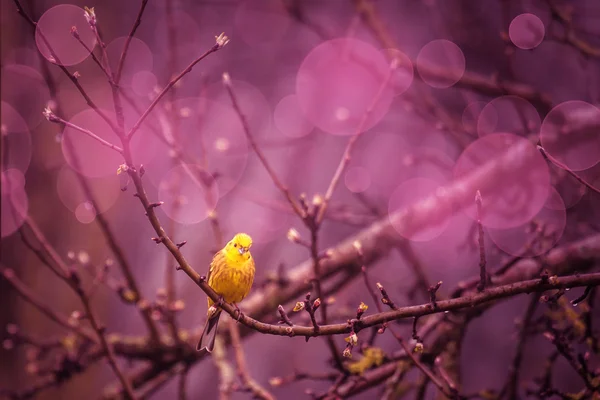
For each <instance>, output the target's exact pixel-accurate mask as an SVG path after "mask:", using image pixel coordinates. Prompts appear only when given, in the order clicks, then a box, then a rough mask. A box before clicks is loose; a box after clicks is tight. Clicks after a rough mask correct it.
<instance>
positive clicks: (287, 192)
mask: <svg viewBox="0 0 600 400" xmlns="http://www.w3.org/2000/svg"><path fill="white" fill-rule="evenodd" d="M223 85H224V86H225V89H226V90H227V93H228V94H229V98H230V99H231V103H232V105H233V108H234V110H235V112H236V113H237V115H238V117H239V118H240V121H241V123H242V127H243V128H244V133H245V134H246V138H247V139H248V142H250V146H252V149H253V150H254V152H255V153H256V155H257V157H258V159H259V160H260V162H261V163H262V165H263V167H264V168H265V170H267V173H268V174H269V176H270V177H271V180H272V181H273V183H274V184H275V186H276V187H277V189H279V191H280V192H281V193H282V194H283V195H284V196H285V198H286V199H287V201H288V202H289V203H290V206H291V207H292V209H293V210H294V212H295V213H296V214H297V215H298V216H299V217H300V218H301V219H304V218H305V217H306V213H305V212H304V211H303V210H302V209H301V208H300V206H299V205H298V203H297V202H296V201H295V200H294V198H293V197H292V195H291V193H290V190H289V189H288V188H287V187H286V186H284V185H283V183H281V181H280V180H279V178H278V177H277V174H276V173H275V171H274V170H273V168H272V167H271V165H270V164H269V162H268V161H267V158H266V157H265V155H264V154H263V152H262V151H261V150H260V148H259V147H258V145H257V143H256V140H254V136H252V133H251V132H250V126H249V125H248V120H247V119H246V116H245V115H244V113H243V112H242V110H241V108H240V105H239V103H238V101H237V97H236V95H235V93H234V91H233V85H232V83H231V78H230V76H229V74H228V73H224V74H223Z"/></svg>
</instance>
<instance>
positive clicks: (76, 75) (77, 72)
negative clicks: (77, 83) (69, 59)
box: [73, 71, 81, 79]
mask: <svg viewBox="0 0 600 400" xmlns="http://www.w3.org/2000/svg"><path fill="white" fill-rule="evenodd" d="M73 78H75V79H79V78H81V74H80V73H79V71H75V72H73Z"/></svg>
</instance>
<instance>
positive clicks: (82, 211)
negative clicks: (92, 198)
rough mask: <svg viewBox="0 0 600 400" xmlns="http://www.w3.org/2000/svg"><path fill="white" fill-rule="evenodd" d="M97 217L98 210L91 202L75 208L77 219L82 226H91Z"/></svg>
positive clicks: (85, 202)
mask: <svg viewBox="0 0 600 400" xmlns="http://www.w3.org/2000/svg"><path fill="white" fill-rule="evenodd" d="M96 215H97V214H96V210H95V209H94V206H93V205H92V203H90V202H89V201H84V202H83V203H80V204H79V205H78V206H77V207H76V208H75V218H77V221H79V222H81V223H82V224H90V223H92V222H94V220H95V219H96Z"/></svg>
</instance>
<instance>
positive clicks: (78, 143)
mask: <svg viewBox="0 0 600 400" xmlns="http://www.w3.org/2000/svg"><path fill="white" fill-rule="evenodd" d="M103 111H104V113H105V114H106V115H111V114H110V112H109V111H107V110H103ZM70 122H71V123H73V124H75V125H77V126H79V127H81V128H84V129H88V130H90V131H91V132H93V133H94V134H96V135H97V136H99V137H101V138H102V139H104V140H107V141H109V142H110V143H112V144H115V145H117V146H119V147H121V143H120V142H119V140H118V138H117V135H115V134H114V132H113V131H112V130H111V128H110V126H109V125H108V123H107V122H106V121H104V120H103V119H102V118H101V117H100V116H99V115H98V114H97V113H96V112H95V111H94V110H90V109H87V110H83V111H82V112H80V113H79V114H76V115H75V116H74V117H73V118H71V120H70ZM140 134H141V133H139V134H138V135H140ZM61 145H62V151H63V155H64V156H65V160H66V161H67V163H68V164H69V165H70V166H71V168H73V169H74V170H76V171H78V172H79V173H80V174H82V175H84V176H87V177H91V178H95V177H101V176H109V175H115V176H116V174H117V169H118V168H119V165H121V164H122V163H123V157H122V156H121V155H120V154H119V153H117V152H116V151H114V150H112V149H110V148H108V147H106V146H103V145H102V144H100V142H98V141H97V140H95V139H93V138H91V137H90V136H88V135H86V134H85V133H83V132H80V131H79V130H77V129H75V128H71V127H69V126H66V127H65V129H64V131H63V136H62V142H61Z"/></svg>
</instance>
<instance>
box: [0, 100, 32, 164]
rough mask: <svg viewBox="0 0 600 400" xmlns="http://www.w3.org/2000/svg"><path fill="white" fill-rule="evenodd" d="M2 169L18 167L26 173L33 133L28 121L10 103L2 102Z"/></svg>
mask: <svg viewBox="0 0 600 400" xmlns="http://www.w3.org/2000/svg"><path fill="white" fill-rule="evenodd" d="M0 135H2V146H3V149H2V152H3V153H4V154H3V160H2V162H3V165H2V170H5V169H10V168H16V169H18V170H20V171H21V172H23V173H25V172H26V171H27V168H28V167H29V163H30V162H31V135H30V133H29V128H28V127H27V123H26V122H25V120H24V119H23V118H22V117H21V115H20V114H19V113H18V112H17V110H15V109H14V108H13V107H12V106H11V105H10V104H8V103H6V102H4V101H3V102H0Z"/></svg>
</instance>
